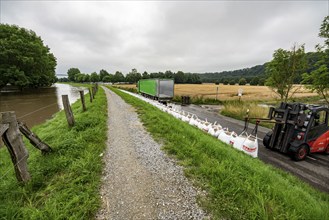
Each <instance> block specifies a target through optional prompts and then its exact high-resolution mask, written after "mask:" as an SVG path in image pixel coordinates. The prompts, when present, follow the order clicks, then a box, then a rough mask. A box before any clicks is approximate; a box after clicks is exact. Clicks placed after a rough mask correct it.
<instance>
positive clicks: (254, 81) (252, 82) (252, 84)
mask: <svg viewBox="0 0 329 220" xmlns="http://www.w3.org/2000/svg"><path fill="white" fill-rule="evenodd" d="M258 83H259V78H258V77H254V78H253V79H252V80H251V81H250V85H251V86H257V85H258Z"/></svg>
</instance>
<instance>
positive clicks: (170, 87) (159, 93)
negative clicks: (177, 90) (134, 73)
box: [137, 79, 174, 103]
mask: <svg viewBox="0 0 329 220" xmlns="http://www.w3.org/2000/svg"><path fill="white" fill-rule="evenodd" d="M137 87H138V88H137V91H138V93H139V94H141V95H143V96H145V97H148V98H151V99H154V100H159V101H160V102H163V103H166V102H167V101H170V100H172V99H173V97H174V80H173V79H141V80H139V81H138V84H137Z"/></svg>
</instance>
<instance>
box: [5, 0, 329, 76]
mask: <svg viewBox="0 0 329 220" xmlns="http://www.w3.org/2000/svg"><path fill="white" fill-rule="evenodd" d="M0 2H1V11H0V16H1V23H8V24H16V25H18V26H21V27H25V28H27V29H32V30H33V31H35V32H36V34H37V35H39V36H41V38H42V39H43V41H44V43H45V44H46V45H48V46H49V47H50V49H51V52H52V53H54V55H55V57H56V58H57V69H56V72H57V73H66V72H67V70H68V69H69V68H71V67H77V68H79V69H80V71H81V72H83V73H91V72H94V71H96V72H99V70H100V69H106V70H107V71H109V72H110V73H114V72H115V71H117V70H118V71H122V72H123V73H124V74H126V73H128V72H129V71H130V70H131V69H132V68H136V69H137V70H138V71H139V72H143V71H148V72H159V71H166V70H172V71H175V72H176V71H178V70H182V71H184V72H219V71H224V70H234V69H240V68H246V67H252V66H254V65H257V64H263V63H264V62H267V61H269V60H271V58H272V54H273V52H274V50H276V49H278V48H284V49H290V48H291V46H292V45H293V44H294V43H299V44H302V43H305V47H306V51H314V46H315V45H316V44H318V43H322V42H323V40H322V39H320V38H319V37H318V33H319V28H320V25H321V23H322V20H323V18H324V17H325V16H327V15H328V14H329V11H328V10H329V6H328V4H329V0H323V1H315V0H311V1H278V0H277V1H167V2H165V1H124V2H119V1H104V0H103V1H17V0H15V1H12V0H11V1H7V0H0Z"/></svg>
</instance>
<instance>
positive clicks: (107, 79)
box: [103, 74, 113, 82]
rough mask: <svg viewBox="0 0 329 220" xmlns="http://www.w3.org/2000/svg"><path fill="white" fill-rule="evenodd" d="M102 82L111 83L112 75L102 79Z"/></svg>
mask: <svg viewBox="0 0 329 220" xmlns="http://www.w3.org/2000/svg"><path fill="white" fill-rule="evenodd" d="M103 82H113V75H112V74H109V75H108V76H105V77H104V78H103Z"/></svg>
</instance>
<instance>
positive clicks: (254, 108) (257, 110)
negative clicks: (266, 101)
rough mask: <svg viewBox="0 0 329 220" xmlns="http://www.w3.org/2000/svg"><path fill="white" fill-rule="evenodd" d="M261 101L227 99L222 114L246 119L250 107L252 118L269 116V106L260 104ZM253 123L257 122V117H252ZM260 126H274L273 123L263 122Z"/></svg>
mask: <svg viewBox="0 0 329 220" xmlns="http://www.w3.org/2000/svg"><path fill="white" fill-rule="evenodd" d="M259 104H260V102H256V101H253V102H252V101H226V102H224V104H223V108H222V110H221V111H220V114H222V115H225V116H228V117H231V118H235V119H238V120H242V121H244V120H245V117H246V114H247V110H248V109H249V117H250V118H267V116H268V112H269V109H270V108H269V107H264V106H259ZM250 122H251V123H256V119H250ZM260 126H263V127H267V128H273V126H274V124H273V123H268V122H261V123H260Z"/></svg>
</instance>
